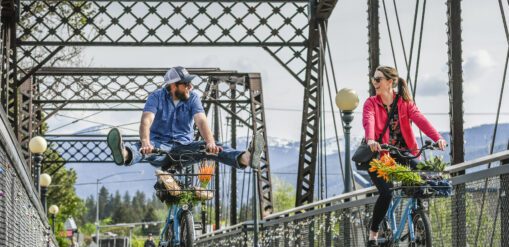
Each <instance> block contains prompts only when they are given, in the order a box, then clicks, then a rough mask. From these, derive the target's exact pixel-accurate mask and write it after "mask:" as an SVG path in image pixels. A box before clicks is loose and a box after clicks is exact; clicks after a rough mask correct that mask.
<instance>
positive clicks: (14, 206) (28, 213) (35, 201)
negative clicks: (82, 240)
mask: <svg viewBox="0 0 509 247" xmlns="http://www.w3.org/2000/svg"><path fill="white" fill-rule="evenodd" d="M6 119H7V118H6V116H5V113H4V112H3V109H1V107H0V245H1V246H56V240H55V238H54V237H53V235H52V234H51V230H50V227H49V224H48V218H47V217H46V214H45V213H44V210H43V208H42V206H41V203H40V200H39V196H38V195H37V191H36V189H35V187H34V185H33V181H32V179H31V175H30V172H29V170H28V169H27V165H26V163H25V160H24V159H23V157H22V155H21V153H20V150H21V147H20V146H19V144H18V142H17V141H16V139H15V138H14V133H13V132H12V130H10V129H9V128H8V126H10V125H9V123H8V122H7V121H6Z"/></svg>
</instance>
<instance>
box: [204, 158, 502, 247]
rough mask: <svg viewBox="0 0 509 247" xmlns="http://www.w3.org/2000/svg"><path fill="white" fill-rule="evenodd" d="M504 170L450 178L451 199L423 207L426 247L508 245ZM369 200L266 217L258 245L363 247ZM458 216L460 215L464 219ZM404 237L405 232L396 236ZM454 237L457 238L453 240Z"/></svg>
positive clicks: (370, 208) (399, 209) (431, 201)
mask: <svg viewBox="0 0 509 247" xmlns="http://www.w3.org/2000/svg"><path fill="white" fill-rule="evenodd" d="M506 168H507V167H494V168H490V169H486V170H484V171H480V172H478V173H476V174H467V175H464V176H460V177H459V178H458V177H456V178H455V179H456V180H453V181H459V182H456V184H455V186H454V191H453V193H454V194H453V196H451V197H447V198H433V199H427V200H424V201H423V202H424V208H425V211H426V212H427V215H428V217H429V219H430V223H431V231H432V238H433V242H432V246H452V245H453V242H454V241H457V239H460V238H463V240H464V241H466V244H467V246H507V244H508V243H509V242H508V241H509V239H508V237H506V236H505V235H506V234H504V233H507V232H508V230H509V198H508V192H509V174H508V171H509V169H506ZM461 181H463V182H461ZM465 181H466V182H465ZM375 199H376V198H373V197H371V198H360V199H354V198H351V199H350V200H351V201H349V202H341V201H339V200H338V201H334V202H332V203H331V202H329V203H328V204H319V205H317V206H315V207H314V208H311V209H309V210H308V211H301V212H293V213H292V214H289V215H281V216H278V217H277V218H272V219H270V217H269V221H262V222H261V225H262V227H261V232H260V244H261V246H278V247H286V246H365V245H366V240H367V238H368V225H369V222H370V219H371V216H372V212H373V203H374V201H375ZM463 199H464V201H461V202H459V201H458V200H463ZM406 202H407V201H406V200H404V201H403V202H402V203H401V204H400V205H401V206H398V207H397V209H396V212H395V214H396V220H397V221H396V222H397V224H399V221H400V218H401V215H402V212H403V210H404V207H405V206H406ZM458 212H466V215H465V218H461V214H460V213H458ZM459 222H465V225H466V230H460V231H458V230H457V228H458V223H459ZM455 228H456V230H455ZM407 232H408V229H407V227H405V229H404V230H403V231H402V233H403V235H404V234H405V233H407ZM454 232H458V233H459V236H454ZM249 233H251V232H249ZM216 237H218V236H216ZM204 240H206V239H203V240H202V241H204ZM408 245H409V243H408V240H405V241H402V242H400V243H399V246H408Z"/></svg>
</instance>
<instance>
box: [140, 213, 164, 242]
mask: <svg viewBox="0 0 509 247" xmlns="http://www.w3.org/2000/svg"><path fill="white" fill-rule="evenodd" d="M158 220H159V219H158V218H157V215H156V212H155V209H154V208H153V207H150V206H149V207H148V208H147V212H146V213H145V215H144V216H143V222H153V221H158ZM159 229H160V225H159V224H156V225H148V226H147V227H145V226H143V228H142V233H143V235H145V236H146V235H148V234H149V233H152V235H157V234H159Z"/></svg>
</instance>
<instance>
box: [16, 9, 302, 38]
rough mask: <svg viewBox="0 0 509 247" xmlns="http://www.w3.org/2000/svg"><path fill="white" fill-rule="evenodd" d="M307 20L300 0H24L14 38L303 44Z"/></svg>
mask: <svg viewBox="0 0 509 247" xmlns="http://www.w3.org/2000/svg"><path fill="white" fill-rule="evenodd" d="M48 17H52V18H51V19H50V20H48V19H49V18H48ZM307 23H308V17H307V1H303V0H299V1H291V2H273V1H229V2H216V1H191V2H187V1H118V0H117V1H74V0H68V1H28V0H24V1H21V2H20V20H19V21H18V25H19V29H20V32H19V34H18V38H19V39H20V40H22V43H23V44H51V45H59V44H62V45H92V44H93V45H100V44H105V43H107V44H115V45H134V44H137V45H140V44H145V45H163V44H166V45H168V44H180V45H182V44H191V43H193V44H195V45H196V44H201V45H212V44H216V45H217V44H252V45H302V44H303V43H304V41H305V39H306V38H305V34H307V32H306V30H307Z"/></svg>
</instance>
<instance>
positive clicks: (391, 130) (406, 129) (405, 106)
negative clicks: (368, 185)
mask: <svg viewBox="0 0 509 247" xmlns="http://www.w3.org/2000/svg"><path fill="white" fill-rule="evenodd" d="M371 83H372V85H373V87H374V88H375V91H376V95H375V96H371V97H369V98H368V99H367V100H366V102H365V103H364V108H363V113H362V124H363V126H364V132H365V139H366V141H367V144H368V145H369V147H370V149H371V151H373V152H375V151H377V152H378V151H380V150H381V148H380V143H378V142H377V141H376V140H378V139H379V138H380V135H381V134H382V132H383V131H384V129H385V125H386V124H387V121H388V117H389V115H390V113H391V110H392V109H391V108H392V107H393V106H394V109H393V112H392V118H391V119H390V120H389V125H388V126H389V127H388V130H387V131H385V133H384V135H383V136H382V138H381V139H382V143H387V144H390V145H393V146H396V147H399V148H401V149H402V150H405V151H403V152H402V154H403V155H407V154H409V153H411V154H413V155H415V154H417V151H418V150H417V148H418V147H417V142H416V139H415V136H414V133H413V131H412V126H411V122H414V123H415V124H416V125H417V127H419V129H420V130H421V131H422V132H424V133H425V134H426V135H427V136H428V137H430V138H431V139H432V140H433V141H435V142H437V144H438V146H439V149H440V150H444V148H445V147H446V145H447V143H446V141H445V140H444V139H443V138H442V136H441V135H440V134H439V133H438V132H437V131H436V130H435V128H433V126H432V125H431V124H430V123H429V122H428V120H426V118H425V117H424V116H423V115H422V113H421V112H420V111H419V109H418V108H417V106H416V105H415V103H414V102H413V100H412V96H411V94H410V90H409V89H408V86H407V83H406V81H405V80H404V79H403V78H401V77H399V75H398V71H397V70H396V69H395V68H392V67H388V66H380V67H378V68H377V69H376V71H375V74H374V75H373V77H372V79H371ZM395 88H397V91H395ZM396 99H397V101H396ZM391 156H393V158H394V159H395V160H396V161H397V162H398V163H400V164H406V165H409V166H411V167H412V168H415V166H416V165H417V163H418V162H419V161H418V160H417V159H412V160H408V159H404V158H403V157H399V155H394V154H391ZM369 176H370V177H371V180H372V181H373V184H374V185H375V186H376V187H377V189H378V191H379V194H380V195H379V197H378V199H377V201H376V203H375V208H374V210H373V218H372V223H371V226H370V234H369V241H368V246H377V242H376V241H377V238H378V228H379V225H380V222H382V220H383V218H384V216H385V214H386V213H387V209H388V208H389V205H390V202H391V200H392V193H391V191H390V188H391V186H392V185H391V184H389V183H387V182H385V181H384V180H383V179H382V178H379V177H377V174H376V172H369Z"/></svg>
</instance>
